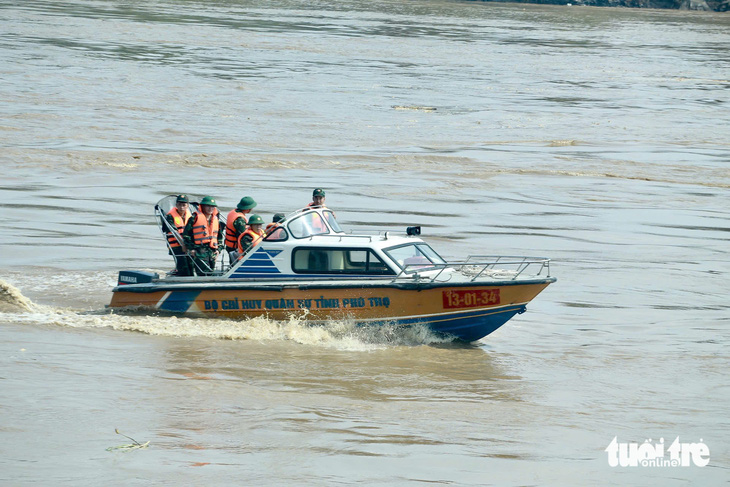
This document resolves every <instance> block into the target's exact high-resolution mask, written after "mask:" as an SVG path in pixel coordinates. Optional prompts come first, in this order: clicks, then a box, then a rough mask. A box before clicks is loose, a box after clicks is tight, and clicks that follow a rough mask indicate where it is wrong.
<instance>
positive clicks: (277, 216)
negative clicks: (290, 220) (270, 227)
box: [274, 213, 286, 223]
mask: <svg viewBox="0 0 730 487" xmlns="http://www.w3.org/2000/svg"><path fill="white" fill-rule="evenodd" d="M284 220H286V215H285V214H284V213H276V214H275V215H274V223H279V222H283V221H284Z"/></svg>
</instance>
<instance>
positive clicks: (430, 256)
mask: <svg viewBox="0 0 730 487" xmlns="http://www.w3.org/2000/svg"><path fill="white" fill-rule="evenodd" d="M407 247H413V248H414V249H415V250H416V251H417V252H418V254H419V255H415V252H414V257H422V258H424V259H426V260H428V263H425V262H424V263H418V262H413V263H406V262H405V260H404V259H401V260H403V263H401V260H399V259H398V258H397V255H396V254H394V251H396V250H398V249H403V248H407ZM424 248H425V249H426V251H424V250H423V249H424ZM383 253H384V254H385V255H387V256H388V258H389V259H390V260H391V261H392V262H393V263H394V264H395V265H396V266H398V268H399V269H400V270H401V271H403V272H405V273H408V274H410V273H413V272H418V271H423V270H435V269H443V268H444V267H446V266H447V265H448V263H447V262H446V260H444V258H443V257H441V256H440V255H439V254H438V252H436V251H435V250H434V249H433V248H432V247H431V246H430V245H428V244H427V243H426V242H409V243H405V244H401V245H394V246H393V247H388V248H385V249H383Z"/></svg>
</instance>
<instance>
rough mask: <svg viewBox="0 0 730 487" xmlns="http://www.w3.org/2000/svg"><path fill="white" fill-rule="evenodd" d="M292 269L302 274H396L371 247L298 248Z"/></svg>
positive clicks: (293, 255) (294, 253) (295, 250)
mask: <svg viewBox="0 0 730 487" xmlns="http://www.w3.org/2000/svg"><path fill="white" fill-rule="evenodd" d="M292 269H293V270H294V272H296V273H300V274H302V273H306V274H360V275H393V274H395V273H394V272H393V270H392V269H390V268H389V267H388V266H387V265H386V264H385V262H383V260H382V259H381V258H380V257H378V256H377V255H376V254H375V252H373V251H372V250H370V249H332V248H316V247H306V248H305V247H301V248H297V249H294V252H293V253H292Z"/></svg>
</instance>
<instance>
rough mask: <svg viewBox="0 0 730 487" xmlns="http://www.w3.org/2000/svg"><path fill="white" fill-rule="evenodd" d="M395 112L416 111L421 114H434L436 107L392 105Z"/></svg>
mask: <svg viewBox="0 0 730 487" xmlns="http://www.w3.org/2000/svg"><path fill="white" fill-rule="evenodd" d="M393 108H394V109H396V110H418V111H422V112H435V111H436V107H422V106H418V105H393Z"/></svg>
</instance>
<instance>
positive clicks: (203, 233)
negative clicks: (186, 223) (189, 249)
mask: <svg viewBox="0 0 730 487" xmlns="http://www.w3.org/2000/svg"><path fill="white" fill-rule="evenodd" d="M192 218H194V219H195V220H193V243H194V244H195V245H208V246H210V248H211V249H217V248H218V225H219V221H218V210H217V209H216V210H215V211H214V212H213V214H212V215H211V216H210V222H208V219H207V218H206V217H205V215H204V214H203V212H202V211H201V212H200V213H195V214H194V215H193V216H192Z"/></svg>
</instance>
